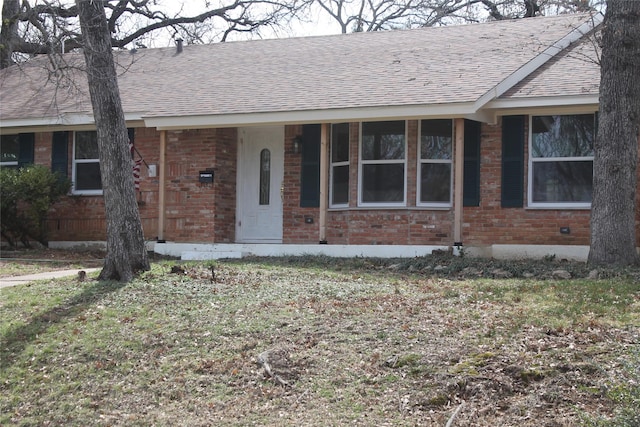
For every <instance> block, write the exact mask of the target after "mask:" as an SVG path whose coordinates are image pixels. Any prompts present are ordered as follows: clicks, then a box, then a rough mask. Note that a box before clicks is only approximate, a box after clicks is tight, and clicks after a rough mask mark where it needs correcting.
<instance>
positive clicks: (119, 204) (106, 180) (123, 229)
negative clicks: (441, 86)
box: [76, 0, 149, 282]
mask: <svg viewBox="0 0 640 427" xmlns="http://www.w3.org/2000/svg"><path fill="white" fill-rule="evenodd" d="M76 5H77V6H78V18H79V21H80V28H81V31H82V36H83V42H84V48H83V51H84V57H85V61H86V69H87V76H88V79H89V93H90V95H91V105H92V106H93V115H94V118H95V122H96V128H97V133H98V149H99V155H100V173H101V176H102V189H103V194H104V203H105V213H106V222H107V254H106V257H105V262H104V268H103V269H102V271H101V272H100V276H99V279H100V280H120V281H122V282H128V281H130V280H131V279H133V277H134V275H135V273H136V272H139V271H144V270H149V258H148V255H147V250H146V247H145V242H144V234H143V232H142V223H141V221H140V213H139V211H138V204H137V201H136V195H135V188H134V181H133V173H132V163H131V152H130V150H129V142H128V133H127V126H126V123H125V120H124V112H123V110H122V102H121V100H120V91H119V89H118V80H117V75H116V69H115V65H114V60H113V53H112V51H111V38H110V34H109V29H108V26H107V19H106V15H105V11H104V7H103V3H102V2H101V1H95V0H76Z"/></svg>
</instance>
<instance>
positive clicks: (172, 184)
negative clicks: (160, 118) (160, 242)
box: [35, 128, 237, 243]
mask: <svg viewBox="0 0 640 427" xmlns="http://www.w3.org/2000/svg"><path fill="white" fill-rule="evenodd" d="M51 136H52V135H51V133H41V134H38V135H37V138H36V148H35V153H36V154H35V162H36V163H38V164H44V165H50V164H51ZM135 147H136V149H137V151H138V152H139V153H140V155H141V156H142V158H143V159H144V160H145V162H146V163H147V164H149V165H151V164H155V165H159V161H160V151H159V147H160V132H158V131H156V130H154V129H146V128H137V129H136V133H135ZM166 147H167V149H166V171H165V178H166V187H165V230H164V238H165V239H166V240H171V241H178V242H207V243H213V242H224V243H229V242H233V241H234V239H235V205H236V185H235V183H236V170H237V169H236V164H237V162H236V158H237V132H236V129H206V130H191V131H168V132H167V145H166ZM72 155H73V136H72V133H70V136H69V149H68V159H69V161H68V170H67V172H68V176H69V177H71V176H72V167H73V164H72ZM207 168H214V172H215V179H214V183H213V185H206V184H200V183H199V179H198V178H199V171H201V170H205V169H207ZM141 178H142V179H141V182H140V191H139V192H138V193H137V199H138V207H139V210H140V217H141V220H142V226H143V230H144V235H145V238H146V239H149V240H155V239H156V238H157V237H158V214H159V210H158V195H159V166H158V173H157V176H156V177H149V175H148V170H147V167H146V166H145V165H143V166H142V170H141ZM47 226H48V231H49V240H52V241H55V240H60V241H65V240H71V241H74V240H75V241H91V240H98V241H101V240H106V225H105V215H104V201H103V198H102V196H86V195H82V196H80V195H77V196H73V195H72V196H68V197H65V198H63V200H61V201H60V202H58V203H56V204H55V205H54V206H53V208H52V209H51V211H50V213H49V219H48V223H47Z"/></svg>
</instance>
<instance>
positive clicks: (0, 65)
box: [0, 0, 20, 69]
mask: <svg viewBox="0 0 640 427" xmlns="http://www.w3.org/2000/svg"><path fill="white" fill-rule="evenodd" d="M19 12H20V2H19V0H4V3H3V4H2V30H0V69H4V68H7V67H9V66H10V65H13V58H12V56H13V43H14V40H16V39H17V38H18V13H19Z"/></svg>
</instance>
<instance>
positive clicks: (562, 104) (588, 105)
mask: <svg viewBox="0 0 640 427" xmlns="http://www.w3.org/2000/svg"><path fill="white" fill-rule="evenodd" d="M485 109H486V110H491V111H494V112H495V113H496V115H498V116H501V115H505V114H520V113H521V112H523V111H526V112H528V113H531V112H537V111H570V112H574V113H580V112H583V111H588V112H591V111H597V110H598V95H597V94H588V95H557V96H537V97H527V98H502V99H495V100H493V101H491V102H489V103H487V104H486V105H485Z"/></svg>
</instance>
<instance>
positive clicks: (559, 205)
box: [527, 112, 595, 209]
mask: <svg viewBox="0 0 640 427" xmlns="http://www.w3.org/2000/svg"><path fill="white" fill-rule="evenodd" d="M585 114H592V115H594V120H595V113H594V112H592V113H574V114H567V113H563V114H553V113H549V114H530V115H529V143H528V157H529V159H528V162H527V163H528V168H527V169H528V171H527V207H529V208H541V209H591V203H590V202H534V201H533V165H534V163H544V162H559V161H562V162H571V161H591V162H592V163H593V158H594V156H584V157H540V158H536V159H534V157H533V154H532V153H533V118H534V116H535V117H540V116H579V115H585ZM594 130H595V129H594ZM594 135H595V132H594ZM594 137H595V136H594ZM594 144H595V141H594Z"/></svg>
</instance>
